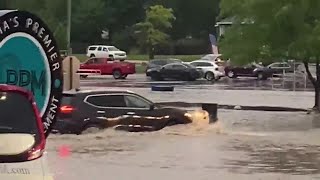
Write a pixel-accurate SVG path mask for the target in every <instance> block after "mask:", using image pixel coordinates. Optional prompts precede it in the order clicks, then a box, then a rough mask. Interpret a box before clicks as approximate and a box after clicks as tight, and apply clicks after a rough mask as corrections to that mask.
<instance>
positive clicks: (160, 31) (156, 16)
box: [134, 5, 175, 59]
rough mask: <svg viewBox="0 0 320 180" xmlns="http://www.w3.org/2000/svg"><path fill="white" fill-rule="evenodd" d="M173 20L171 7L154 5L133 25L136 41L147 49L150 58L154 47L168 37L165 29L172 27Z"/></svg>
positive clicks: (152, 55)
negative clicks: (144, 16) (143, 17)
mask: <svg viewBox="0 0 320 180" xmlns="http://www.w3.org/2000/svg"><path fill="white" fill-rule="evenodd" d="M173 20H175V16H174V15H173V10H172V9H167V8H165V7H163V6H162V5H155V6H151V7H150V8H148V9H147V10H146V18H145V20H144V21H143V22H140V23H137V24H135V25H134V28H135V30H136V31H135V35H136V38H137V43H138V44H139V45H140V46H141V47H144V48H147V49H148V54H149V58H150V59H153V58H154V48H155V47H156V46H157V45H160V44H162V43H165V42H166V41H167V40H168V39H169V35H168V34H166V33H165V31H166V30H168V29H170V28H172V21H173Z"/></svg>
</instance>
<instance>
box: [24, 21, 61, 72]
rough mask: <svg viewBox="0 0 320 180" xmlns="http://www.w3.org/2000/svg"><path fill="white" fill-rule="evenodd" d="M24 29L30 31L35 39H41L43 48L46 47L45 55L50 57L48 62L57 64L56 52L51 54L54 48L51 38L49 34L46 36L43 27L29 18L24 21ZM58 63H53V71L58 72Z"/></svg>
mask: <svg viewBox="0 0 320 180" xmlns="http://www.w3.org/2000/svg"><path fill="white" fill-rule="evenodd" d="M26 28H28V29H30V30H31V31H32V32H33V33H34V34H35V35H36V36H37V37H39V38H40V39H42V42H43V43H44V45H45V47H47V48H46V49H45V50H46V54H47V55H48V56H49V57H50V60H51V61H52V62H57V61H58V60H59V59H57V58H58V54H57V53H56V52H54V53H52V54H51V52H53V50H54V49H55V48H56V47H55V46H54V45H52V44H53V42H52V37H50V35H49V34H46V30H45V28H44V27H41V26H40V24H39V23H38V22H36V21H34V20H33V19H31V18H28V19H27V20H26ZM58 64H59V63H54V64H53V65H52V66H53V70H54V71H56V70H59V69H60V64H59V65H58Z"/></svg>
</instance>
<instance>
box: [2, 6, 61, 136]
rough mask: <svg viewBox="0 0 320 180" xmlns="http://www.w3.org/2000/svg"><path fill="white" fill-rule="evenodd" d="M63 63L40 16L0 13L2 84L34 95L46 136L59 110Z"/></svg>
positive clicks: (10, 11)
mask: <svg viewBox="0 0 320 180" xmlns="http://www.w3.org/2000/svg"><path fill="white" fill-rule="evenodd" d="M61 61H62V60H61V57H60V53H59V49H58V46H57V43H56V41H55V39H54V37H53V34H52V33H51V31H50V29H49V28H48V26H47V25H46V24H45V23H44V22H43V21H42V20H41V19H40V18H39V17H37V16H35V15H33V14H31V13H29V12H26V11H17V10H2V11H0V83H1V84H9V85H16V86H20V87H23V88H25V89H27V90H29V91H31V92H32V93H33V95H34V98H35V100H36V104H37V107H38V109H39V112H40V113H41V117H42V121H43V125H44V130H45V134H46V137H47V136H48V135H49V133H50V131H51V129H52V126H53V125H54V123H55V121H56V116H57V114H58V112H59V110H60V101H61V98H62V91H63V72H62V64H61ZM18 106H19V105H17V107H18Z"/></svg>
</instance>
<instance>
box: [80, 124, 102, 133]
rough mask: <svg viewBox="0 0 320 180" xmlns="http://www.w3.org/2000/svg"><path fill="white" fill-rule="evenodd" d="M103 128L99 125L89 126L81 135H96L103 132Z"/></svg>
mask: <svg viewBox="0 0 320 180" xmlns="http://www.w3.org/2000/svg"><path fill="white" fill-rule="evenodd" d="M101 130H102V128H101V127H100V126H98V125H95V124H91V125H87V126H86V127H85V128H84V129H83V131H82V132H81V134H95V133H98V132H99V131H101Z"/></svg>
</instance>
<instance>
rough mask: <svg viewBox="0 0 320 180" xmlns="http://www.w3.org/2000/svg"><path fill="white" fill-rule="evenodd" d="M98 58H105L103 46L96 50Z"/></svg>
mask: <svg viewBox="0 0 320 180" xmlns="http://www.w3.org/2000/svg"><path fill="white" fill-rule="evenodd" d="M96 57H97V58H101V57H103V52H102V46H99V47H98V48H97V50H96Z"/></svg>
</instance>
